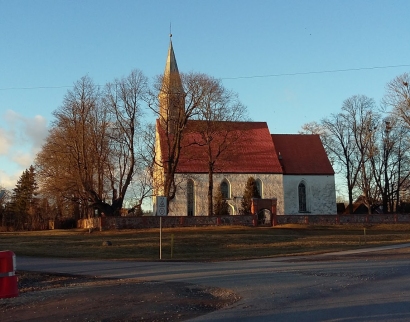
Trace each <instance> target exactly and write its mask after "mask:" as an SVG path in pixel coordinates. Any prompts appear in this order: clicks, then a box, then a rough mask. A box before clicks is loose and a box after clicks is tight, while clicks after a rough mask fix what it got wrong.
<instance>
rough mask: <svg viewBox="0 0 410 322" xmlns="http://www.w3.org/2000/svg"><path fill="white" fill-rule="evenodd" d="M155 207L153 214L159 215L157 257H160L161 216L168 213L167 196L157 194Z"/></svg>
mask: <svg viewBox="0 0 410 322" xmlns="http://www.w3.org/2000/svg"><path fill="white" fill-rule="evenodd" d="M155 208H156V211H155V215H156V216H159V259H162V217H163V216H166V215H167V213H168V211H167V197H164V196H157V198H156V202H155Z"/></svg>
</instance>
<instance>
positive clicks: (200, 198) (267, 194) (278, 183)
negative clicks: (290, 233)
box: [169, 173, 284, 216]
mask: <svg viewBox="0 0 410 322" xmlns="http://www.w3.org/2000/svg"><path fill="white" fill-rule="evenodd" d="M249 177H253V178H255V179H259V180H260V181H261V182H262V198H267V199H268V198H276V199H277V214H280V215H282V214H284V202H283V179H282V178H283V176H282V175H281V174H222V173H216V174H214V176H213V180H214V189H213V194H214V196H215V194H216V191H217V189H218V187H219V186H220V184H221V182H222V181H223V180H224V179H225V180H227V181H228V182H229V184H230V192H231V193H230V198H229V200H228V204H229V205H230V206H231V213H232V214H233V215H237V214H239V209H240V207H241V199H242V196H243V193H244V191H245V186H246V182H247V180H248V178H249ZM188 179H192V180H193V181H194V187H195V216H206V215H207V214H208V210H207V209H208V199H207V196H208V174H189V175H185V174H177V175H176V182H177V183H178V190H177V193H176V195H175V199H174V200H173V201H171V203H170V205H169V215H170V216H186V215H187V193H186V187H187V181H188Z"/></svg>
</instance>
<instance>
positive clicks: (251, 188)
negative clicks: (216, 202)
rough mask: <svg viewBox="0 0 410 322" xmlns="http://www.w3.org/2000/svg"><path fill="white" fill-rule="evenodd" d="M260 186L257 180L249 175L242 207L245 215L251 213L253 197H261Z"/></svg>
mask: <svg viewBox="0 0 410 322" xmlns="http://www.w3.org/2000/svg"><path fill="white" fill-rule="evenodd" d="M260 197H261V196H260V194H259V191H258V187H257V185H256V180H255V179H254V178H253V177H249V178H248V181H247V182H246V186H245V191H244V193H243V199H242V203H241V205H242V209H241V213H242V214H243V215H248V214H250V213H251V205H252V198H260Z"/></svg>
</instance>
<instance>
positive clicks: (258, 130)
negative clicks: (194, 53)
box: [154, 41, 336, 216]
mask: <svg viewBox="0 0 410 322" xmlns="http://www.w3.org/2000/svg"><path fill="white" fill-rule="evenodd" d="M163 82H164V83H165V82H168V84H170V83H171V84H172V86H168V87H172V89H171V91H168V92H166V91H164V92H163V93H160V94H159V98H160V119H159V120H157V123H156V142H155V150H156V164H157V165H161V166H156V167H155V169H154V191H155V193H154V194H156V195H161V194H162V192H163V188H161V187H163V180H164V169H165V167H166V163H167V160H166V157H165V155H166V151H167V149H168V148H169V147H168V146H167V144H168V143H167V138H166V135H165V133H166V131H167V128H165V127H164V123H163V122H162V121H161V120H164V119H167V118H168V119H170V118H173V117H177V114H178V111H176V110H175V108H174V110H172V109H173V107H172V106H175V105H171V104H170V102H171V101H172V97H170V95H175V93H176V92H179V93H182V92H183V88H182V82H181V79H180V77H179V71H178V66H177V62H176V59H175V54H174V50H173V46H172V41H171V42H170V45H169V50H168V56H167V61H166V66H165V72H164V80H163ZM163 86H165V85H163ZM172 93H173V94H172ZM181 104H184V102H181ZM201 122H203V121H198V120H189V121H188V123H187V124H186V129H185V135H184V136H183V138H182V142H181V146H182V147H183V148H182V149H181V155H180V158H179V162H178V166H177V170H176V174H175V183H176V185H177V189H176V194H175V198H174V199H173V200H172V201H171V202H170V204H169V210H168V211H169V213H168V215H169V216H172V215H175V216H185V215H186V216H204V215H207V211H208V210H207V209H208V208H207V193H208V181H209V176H208V156H207V153H208V152H207V150H206V146H204V145H200V144H192V143H193V142H198V140H199V136H200V134H199V133H196V130H195V129H196V128H198V126H200V125H201ZM217 125H218V126H219V130H218V131H220V132H221V133H222V132H223V133H225V137H226V135H232V139H231V142H230V146H229V148H227V149H226V151H224V153H221V155H220V156H219V158H218V159H217V161H216V163H215V171H214V174H213V191H214V195H215V194H216V192H217V191H218V189H219V188H220V189H221V192H222V195H223V198H224V199H225V200H226V201H227V202H228V204H229V208H230V209H229V210H230V214H231V215H237V214H239V210H240V208H241V200H242V196H243V194H244V191H245V186H246V182H247V180H248V178H249V177H253V178H254V179H255V180H256V184H257V187H258V190H259V193H260V195H261V198H264V199H273V198H274V199H276V200H277V208H276V209H277V214H278V215H284V214H286V215H292V214H307V215H308V214H312V215H313V214H314V215H318V214H325V215H326V214H336V193H335V178H334V170H333V168H332V166H331V164H330V162H329V159H328V157H327V154H326V152H325V149H324V148H323V145H322V142H321V140H320V138H319V136H318V135H304V134H271V133H270V131H269V128H268V125H267V123H266V122H217ZM229 133H230V134H229ZM233 136H234V138H233ZM216 143H217V142H216Z"/></svg>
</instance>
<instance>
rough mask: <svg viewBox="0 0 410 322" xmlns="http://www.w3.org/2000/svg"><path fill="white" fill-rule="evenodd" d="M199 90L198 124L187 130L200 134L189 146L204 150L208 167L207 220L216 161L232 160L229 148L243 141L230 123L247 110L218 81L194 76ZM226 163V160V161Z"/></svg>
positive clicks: (210, 207)
mask: <svg viewBox="0 0 410 322" xmlns="http://www.w3.org/2000/svg"><path fill="white" fill-rule="evenodd" d="M195 78H196V81H197V82H198V87H202V89H203V91H202V92H203V93H204V95H203V97H202V99H201V100H200V102H199V106H198V113H197V114H196V115H195V117H194V118H195V119H196V120H198V121H197V122H194V123H193V126H192V127H190V128H189V130H190V131H192V132H193V133H197V134H199V136H198V137H197V139H196V140H194V141H193V142H192V143H193V144H196V145H199V146H203V147H204V150H205V151H206V157H207V161H208V162H207V163H208V216H210V215H212V214H213V210H214V207H213V199H214V198H213V186H214V182H213V175H214V173H215V172H218V171H223V167H221V165H219V168H218V160H221V158H224V159H226V157H227V156H230V157H231V158H234V157H235V152H237V151H234V150H232V147H233V146H234V145H235V143H236V142H237V141H238V140H239V139H241V138H242V139H243V136H244V132H243V131H241V129H240V128H238V127H237V126H236V125H237V124H235V123H233V122H237V121H240V120H244V119H245V118H246V117H247V115H246V107H245V106H244V105H243V104H242V103H241V102H240V101H239V99H238V96H237V95H236V94H235V93H233V92H231V91H228V90H227V89H226V88H224V87H223V85H222V84H221V82H220V81H219V80H216V79H214V78H212V77H209V76H207V75H204V74H198V75H196V77H195ZM225 161H226V160H225Z"/></svg>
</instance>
